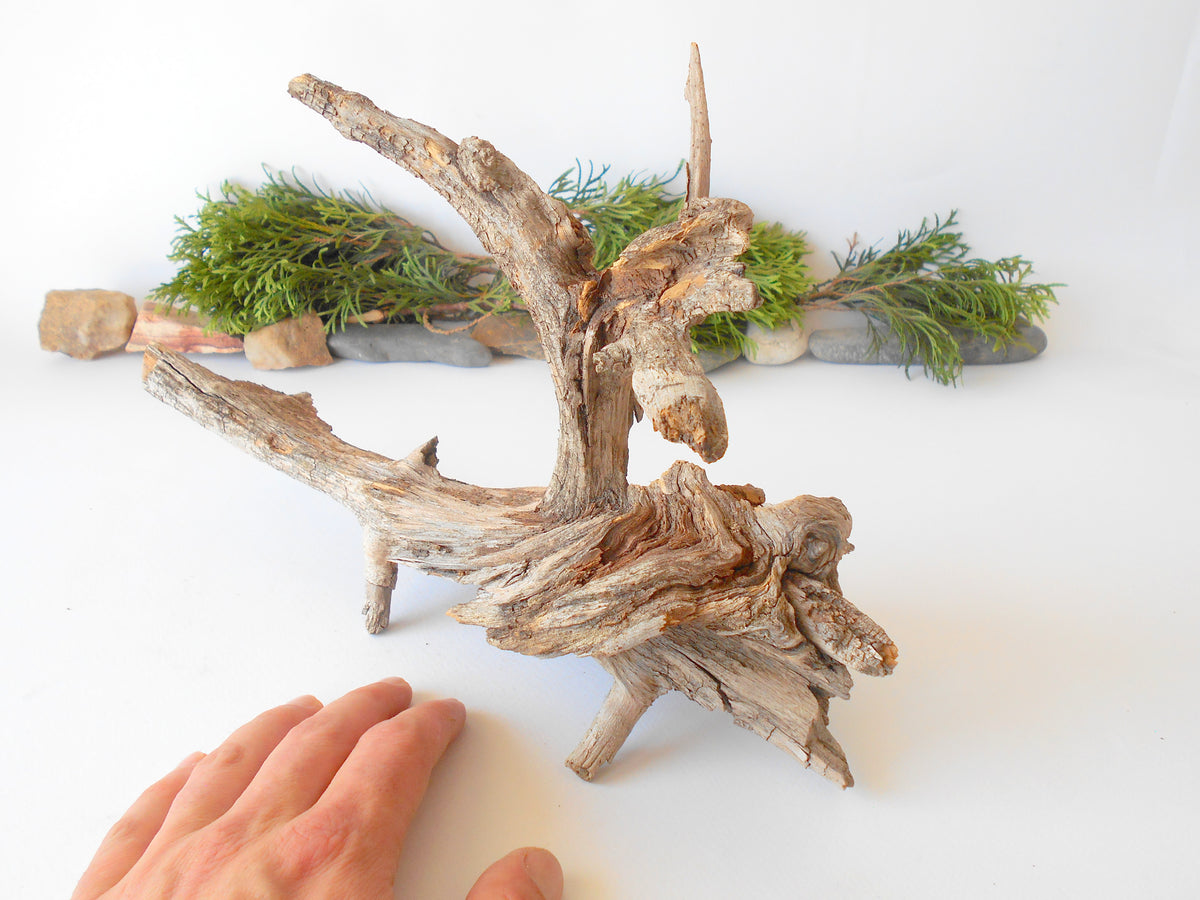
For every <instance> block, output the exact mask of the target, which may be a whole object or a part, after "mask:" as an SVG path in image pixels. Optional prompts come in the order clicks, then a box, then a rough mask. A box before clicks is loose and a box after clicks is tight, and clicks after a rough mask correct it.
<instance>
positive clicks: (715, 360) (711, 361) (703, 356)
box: [696, 347, 741, 372]
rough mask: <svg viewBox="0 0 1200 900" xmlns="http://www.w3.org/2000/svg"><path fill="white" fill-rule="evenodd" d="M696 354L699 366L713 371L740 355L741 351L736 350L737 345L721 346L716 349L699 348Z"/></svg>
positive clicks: (706, 370) (707, 370)
mask: <svg viewBox="0 0 1200 900" xmlns="http://www.w3.org/2000/svg"><path fill="white" fill-rule="evenodd" d="M696 356H698V357H699V358H700V368H702V369H703V370H704V371H705V372H713V371H715V370H717V369H719V368H721V366H724V365H727V364H728V363H731V362H733V361H734V360H735V359H737V358H738V357H739V356H741V353H739V352H738V349H737V347H722V348H717V349H716V350H708V349H704V350H701V351H700V352H699V353H697V354H696Z"/></svg>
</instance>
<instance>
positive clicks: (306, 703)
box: [285, 694, 324, 709]
mask: <svg viewBox="0 0 1200 900" xmlns="http://www.w3.org/2000/svg"><path fill="white" fill-rule="evenodd" d="M285 705H286V706H299V707H300V708H301V709H320V708H321V707H322V706H323V705H324V704H323V703H321V701H320V700H318V699H317V698H316V697H314V696H313V695H312V694H301V695H300V696H299V697H297V698H296V699H295V700H289V701H288V702H287V703H286V704H285Z"/></svg>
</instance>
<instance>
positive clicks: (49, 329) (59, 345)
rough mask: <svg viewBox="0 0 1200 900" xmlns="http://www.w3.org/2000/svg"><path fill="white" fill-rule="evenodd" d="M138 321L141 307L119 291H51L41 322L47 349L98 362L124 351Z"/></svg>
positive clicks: (40, 335)
mask: <svg viewBox="0 0 1200 900" xmlns="http://www.w3.org/2000/svg"><path fill="white" fill-rule="evenodd" d="M136 319H137V304H136V303H135V302H134V300H133V298H132V297H130V296H129V295H128V294H122V293H120V292H119V291H99V290H87V291H50V292H49V293H48V294H46V304H45V306H43V307H42V317H41V319H39V320H38V339H39V340H40V341H41V345H42V349H43V350H51V351H58V352H59V353H65V354H67V355H68V356H73V357H75V358H76V359H95V358H96V357H97V356H99V355H100V354H101V353H107V352H108V351H110V350H120V349H121V348H122V347H124V346H125V342H126V341H127V340H129V335H130V333H131V332H132V331H133V323H134V321H135V320H136Z"/></svg>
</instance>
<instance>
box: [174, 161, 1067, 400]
mask: <svg viewBox="0 0 1200 900" xmlns="http://www.w3.org/2000/svg"><path fill="white" fill-rule="evenodd" d="M680 169H682V165H681V166H680ZM680 169H677V170H676V172H675V174H674V175H672V176H671V177H669V178H665V177H661V176H643V177H638V176H634V175H628V176H625V177H623V178H621V179H620V180H618V181H617V182H616V183H614V184H611V185H610V184H609V183H608V182H607V181H606V180H605V178H606V176H607V174H608V168H607V167H604V168H602V169H601V170H600V171H599V172H597V171H596V169H595V167H594V166H589V167H588V171H587V174H586V175H585V174H584V171H583V166H582V164H580V163H578V162H577V163H576V166H575V169H574V170H568V171H567V172H564V173H563V174H562V175H560V176H559V177H558V178H557V179H555V181H554V183H553V184H552V185H551V187H550V189H549V193H550V194H551V195H552V196H554V197H557V198H558V199H560V200H562V201H563V202H564V203H566V204H567V206H569V207H570V208H571V209H572V210H573V211H574V212H575V213H576V214H577V215H578V216H579V217H580V219H581V220H582V221H583V222H584V224H585V225H586V226H587V227H588V229H589V231H590V232H591V234H592V240H593V243H594V244H595V247H596V257H595V263H596V266H597V268H604V267H606V266H608V265H611V264H612V262H613V261H614V260H616V258H617V256H618V255H620V252H621V251H622V250H623V249H624V248H625V246H626V245H627V244H628V243H629V242H630V241H631V240H633V238H635V237H637V236H638V235H639V234H642V233H643V232H644V231H646V230H648V229H650V228H654V227H656V226H658V225H662V224H665V223H667V222H670V221H672V220H673V219H675V218H676V217H677V216H678V214H679V209H680V206H681V205H682V203H683V197H682V195H681V194H679V193H677V192H673V191H671V190H670V185H671V184H672V182H673V181H674V180H675V179H676V178H677V177H678V175H679V173H680ZM200 199H201V200H202V201H203V202H202V205H201V207H200V210H199V212H197V213H196V214H195V215H194V216H193V217H191V218H190V219H184V218H177V219H176V222H177V225H178V231H177V233H176V236H175V238H174V240H173V242H172V251H171V254H170V259H171V260H172V261H174V262H176V263H179V265H180V267H179V270H178V272H177V274H176V275H175V277H174V278H173V279H172V280H171V281H169V282H167V283H166V284H163V285H160V286H159V287H158V288H156V289H155V291H154V293H153V296H154V297H155V298H156V299H157V300H158V301H159V302H160V303H162V304H164V305H167V304H179V305H183V306H185V307H189V308H192V309H195V310H197V311H198V312H201V313H203V314H205V315H206V316H208V317H209V318H210V320H211V321H210V325H209V327H210V328H211V329H212V330H214V331H225V332H229V333H231V334H245V333H246V332H248V331H252V330H254V329H256V328H261V327H262V326H264V325H270V324H272V323H274V322H278V321H280V320H282V319H286V318H289V317H292V316H296V315H300V314H303V313H305V312H310V311H311V312H316V313H318V314H320V315H321V317H322V318H323V319H324V320H325V325H326V328H327V329H328V330H331V331H333V330H338V329H341V328H344V327H345V325H346V323H347V320H348V319H350V317H352V316H360V315H362V314H364V313H366V312H369V311H371V310H379V311H381V312H382V313H383V314H384V317H385V318H386V319H387V320H389V321H398V320H414V319H416V320H420V319H423V318H425V317H428V316H430V315H434V316H439V317H471V316H478V315H483V314H486V313H489V312H504V311H506V310H509V309H512V308H520V306H521V301H520V298H518V297H516V296H515V295H514V293H513V291H512V288H511V286H510V285H509V284H508V281H507V279H506V278H505V277H504V276H503V274H502V273H499V272H498V271H497V268H496V266H495V263H494V262H493V261H492V260H491V259H488V258H486V257H480V256H473V255H470V254H459V253H454V252H453V251H451V250H448V249H446V248H445V247H444V246H442V245H441V244H440V243H439V242H438V240H437V238H436V237H434V235H433V234H431V233H430V232H429V231H428V230H426V229H423V228H421V227H420V226H418V225H414V224H413V223H411V222H409V221H408V220H406V219H404V218H403V217H401V216H399V215H397V214H396V213H394V212H392V211H391V210H388V209H386V208H384V207H381V206H379V205H377V204H375V203H374V202H373V201H372V200H371V198H370V197H369V196H359V195H355V194H351V193H332V192H326V191H323V190H321V189H319V188H316V187H310V186H308V185H305V184H304V183H303V182H302V181H300V180H299V179H298V178H296V177H294V176H293V177H288V176H287V175H285V174H283V173H274V174H272V173H271V172H269V171H268V173H267V180H266V182H265V183H264V184H263V185H262V186H261V187H260V188H258V189H257V190H253V191H252V190H249V189H247V188H244V187H240V186H238V185H234V184H231V183H228V182H227V183H225V184H224V185H222V187H221V191H220V194H219V196H217V197H216V198H213V197H212V196H209V195H201V197H200ZM955 224H956V219H955V214H954V213H951V214H950V215H949V216H948V217H947V218H946V219H945V220H944V221H943V220H941V219H934V221H933V223H932V224H930V223H929V221H928V220H926V221H923V222H922V223H921V226H920V227H919V228H918V229H916V230H915V231H911V232H910V231H902V232H901V233H900V235H899V236H898V238H897V241H896V243H895V245H894V246H892V247H891V248H889V249H888V250H885V251H880V250H878V249H877V248H875V247H869V248H863V249H860V248H858V247H857V245H852V246H851V250H850V252H849V253H848V254H847V256H846V257H845V259H838V258H837V257H836V255H835V259H836V260H837V262H838V266H839V272H838V274H837V275H836V276H835V277H834V278H832V279H830V280H828V281H826V282H824V283H822V284H819V285H814V283H813V279H812V277H811V275H810V274H809V271H808V266H807V265H806V263H805V261H804V260H805V257H806V255H807V254H808V245H807V244H806V242H805V238H804V234H803V233H802V232H794V231H789V230H787V229H786V228H784V227H783V226H782V225H780V224H778V223H768V222H756V223H755V224H754V226H753V228H752V230H751V233H750V248H749V250H747V252H746V253H745V254H744V255H743V257H742V260H743V262H744V263H745V265H746V276H747V277H748V278H750V279H751V280H752V281H753V282H754V283H755V285H756V286H757V287H758V291H759V295H760V296H761V297H762V301H763V302H762V305H761V306H760V307H758V308H757V309H754V310H751V311H750V312H748V313H739V314H734V313H718V314H716V315H714V316H710V317H709V318H708V319H707V320H705V321H704V322H703V323H701V324H700V325H698V326H697V327H696V328H695V329H694V330H693V334H692V338H693V344H694V345H695V346H696V348H697V349H699V348H733V349H738V350H742V349H745V348H746V346H747V344H748V343H749V341H748V340H747V338H746V336H745V333H744V329H745V325H746V323H747V322H754V323H755V324H758V325H760V326H762V327H764V328H768V329H770V328H777V327H779V326H781V325H784V324H786V323H787V322H789V321H793V320H795V321H801V320H802V319H803V317H804V314H805V312H806V311H807V310H812V309H851V310H858V311H861V312H864V313H867V314H868V321H869V322H870V324H871V328H872V329H873V332H874V333H875V336H876V340H882V339H883V338H884V337H886V335H887V334H888V333H889V332H890V333H894V334H895V335H897V337H898V338H899V340H900V341H901V345H902V347H903V348H904V352H905V355H906V358H907V361H908V363H909V364H910V365H911V364H914V363H916V362H917V361H920V362H921V364H922V365H923V366H924V368H925V370H926V371H927V372H928V373H929V374H930V375H931V376H932V377H933V378H935V379H937V380H938V381H941V382H943V383H954V382H956V381H957V379H958V377H959V374H960V373H961V369H962V357H961V354H960V353H959V350H958V345H957V342H956V341H955V337H954V331H952V330H951V329H960V330H962V331H961V332H960V333H972V334H975V335H980V336H983V337H985V338H987V339H988V340H990V341H992V342H993V343H994V344H996V345H997V346H1002V345H1004V344H1007V343H1011V342H1013V341H1016V340H1019V339H1020V334H1019V331H1018V329H1019V326H1020V325H1021V324H1022V323H1023V322H1026V321H1032V320H1041V319H1044V318H1045V317H1046V315H1047V314H1048V310H1049V304H1051V303H1053V302H1055V299H1054V290H1053V289H1054V287H1056V285H1044V284H1036V283H1031V282H1029V281H1028V276H1029V275H1030V273H1031V271H1032V267H1031V265H1030V263H1028V262H1027V261H1026V260H1024V259H1022V258H1021V257H1019V256H1014V257H1007V258H1005V259H1001V260H998V261H996V262H988V261H986V260H980V259H969V258H968V255H969V252H970V251H969V248H968V247H967V245H966V244H965V243H964V242H963V240H962V235H961V233H959V232H956V231H953V230H951V229H952V227H953V226H954V225H955Z"/></svg>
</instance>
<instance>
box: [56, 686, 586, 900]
mask: <svg viewBox="0 0 1200 900" xmlns="http://www.w3.org/2000/svg"><path fill="white" fill-rule="evenodd" d="M411 701H412V689H411V688H410V687H409V686H408V684H407V683H405V682H404V681H403V680H401V679H399V678H388V679H384V680H383V681H380V682H377V683H375V684H371V685H367V686H366V687H362V688H359V689H358V690H356V691H352V692H351V693H349V694H347V695H346V696H344V697H342V698H341V699H339V700H336V701H334V702H333V703H330V704H329V705H328V706H324V707H323V706H322V705H321V702H320V701H319V700H317V699H316V698H315V697H299V698H297V699H296V700H293V701H292V702H291V703H288V704H286V705H284V706H278V707H276V708H275V709H272V710H268V711H267V712H265V713H263V714H262V715H260V716H258V717H257V718H256V719H254V720H253V721H251V722H249V723H247V724H246V725H243V726H242V727H241V728H239V729H238V730H237V731H235V732H234V733H233V734H232V735H230V736H229V739H228V740H226V741H225V743H223V744H222V745H221V746H220V747H218V748H217V749H216V750H214V751H213V752H212V753H210V754H208V755H207V756H206V755H205V754H203V753H195V754H193V755H191V756H189V757H188V758H187V759H185V760H184V761H183V762H182V763H180V764H179V766H178V767H177V768H176V769H175V771H173V772H171V773H170V774H169V775H167V776H166V777H165V778H163V779H162V780H160V781H158V782H156V783H155V784H153V785H151V786H150V787H149V788H148V789H147V790H146V791H145V793H143V794H142V796H141V797H139V798H138V800H137V802H135V803H134V804H133V806H132V807H130V809H129V811H128V812H127V813H126V814H125V815H124V816H123V817H122V818H121V819H120V821H118V822H117V824H116V825H114V826H113V827H112V829H111V830H110V831H109V833H108V835H107V836H106V837H105V838H104V841H103V842H102V843H101V845H100V849H99V850H98V851H97V852H96V856H95V858H94V859H93V860H92V863H91V865H90V866H89V867H88V869H87V871H86V872H85V873H84V875H83V878H82V880H81V881H80V882H79V885H78V887H76V888H75V893H74V894H73V895H72V897H73V900H95V898H99V897H104V898H106V900H107V898H114V900H115V898H123V900H133V898H155V900H159V898H168V897H172V898H173V897H220V898H236V897H255V898H333V897H338V898H341V897H353V898H355V900H359V898H389V900H390V898H391V897H392V885H393V881H394V879H395V875H396V868H397V864H398V862H399V859H400V851H401V848H402V847H403V844H404V835H405V833H406V832H407V830H408V825H409V823H410V822H411V821H412V818H413V816H414V815H415V813H416V811H417V807H418V806H419V805H420V803H421V798H422V797H423V796H424V793H425V788H426V786H427V785H428V783H429V776H430V773H431V772H432V771H433V767H434V765H436V763H437V761H438V760H439V759H441V757H442V754H443V753H444V752H445V750H446V747H447V746H449V744H450V742H451V741H452V740H454V738H455V737H456V736H457V735H458V733H459V731H461V730H462V726H463V720H464V718H465V715H466V712H465V710H464V708H463V705H462V704H461V703H459V702H458V701H457V700H431V701H427V702H425V703H419V704H417V705H416V706H410V705H409V704H410V703H411ZM562 883H563V882H562V869H561V868H560V867H559V864H558V861H557V860H556V859H555V858H554V857H553V856H552V855H551V854H550V853H549V852H548V851H546V850H541V849H537V848H525V849H523V850H516V851H513V852H512V853H510V854H508V855H507V856H505V857H504V858H503V859H501V860H499V861H498V862H496V863H494V864H493V865H492V866H491V867H489V868H488V869H487V871H485V872H484V873H483V875H481V876H480V878H479V880H478V881H477V882H476V883H475V886H474V887H473V888H472V889H471V892H470V894H469V895H468V898H467V900H492V898H505V900H560V898H561V897H562Z"/></svg>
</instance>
